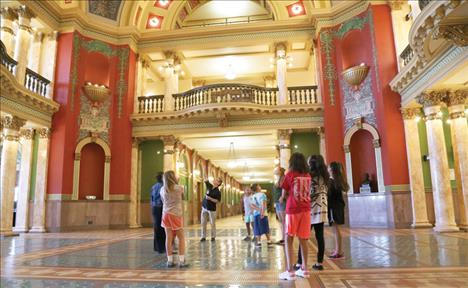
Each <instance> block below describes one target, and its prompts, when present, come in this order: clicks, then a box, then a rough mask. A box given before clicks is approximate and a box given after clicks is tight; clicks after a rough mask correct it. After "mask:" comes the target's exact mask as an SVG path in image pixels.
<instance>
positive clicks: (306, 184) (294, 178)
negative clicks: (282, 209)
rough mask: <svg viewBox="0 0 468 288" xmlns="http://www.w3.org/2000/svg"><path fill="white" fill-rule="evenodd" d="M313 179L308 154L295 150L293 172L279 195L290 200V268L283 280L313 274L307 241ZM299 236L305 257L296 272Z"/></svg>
mask: <svg viewBox="0 0 468 288" xmlns="http://www.w3.org/2000/svg"><path fill="white" fill-rule="evenodd" d="M310 183H311V178H310V175H309V173H308V172H307V165H306V161H305V158H304V155H302V154H301V153H293V154H292V155H291V158H290V159H289V172H288V173H287V174H286V176H285V177H284V181H283V184H282V185H281V187H282V188H283V195H281V198H280V199H279V201H280V203H282V202H283V201H285V200H287V201H286V217H285V229H286V241H285V254H286V271H284V272H282V273H281V274H280V275H279V278H280V279H281V280H295V279H296V275H298V276H300V277H304V278H307V277H309V272H308V271H307V268H306V267H307V257H306V256H307V253H308V247H307V241H308V240H309V237H310ZM294 237H298V238H299V245H300V247H302V258H303V259H304V261H303V263H304V265H303V266H302V269H300V270H298V271H296V273H294V268H293V264H292V263H294V262H293V259H292V257H293V247H292V244H293V240H294Z"/></svg>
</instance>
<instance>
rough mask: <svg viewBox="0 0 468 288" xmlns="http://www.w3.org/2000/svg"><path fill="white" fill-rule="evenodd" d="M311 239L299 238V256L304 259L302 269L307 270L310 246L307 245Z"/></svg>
mask: <svg viewBox="0 0 468 288" xmlns="http://www.w3.org/2000/svg"><path fill="white" fill-rule="evenodd" d="M308 240H309V239H299V247H300V249H299V253H300V255H298V257H300V258H301V259H302V261H301V265H302V270H307V256H308V255H309V247H308V246H307V241H308Z"/></svg>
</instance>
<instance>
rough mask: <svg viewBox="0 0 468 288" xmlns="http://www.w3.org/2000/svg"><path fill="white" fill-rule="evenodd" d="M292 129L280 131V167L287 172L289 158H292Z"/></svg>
mask: <svg viewBox="0 0 468 288" xmlns="http://www.w3.org/2000/svg"><path fill="white" fill-rule="evenodd" d="M291 134H292V130H291V129H281V130H278V141H279V154H280V167H282V168H284V169H285V170H286V171H288V169H289V158H290V157H291V146H290V143H291Z"/></svg>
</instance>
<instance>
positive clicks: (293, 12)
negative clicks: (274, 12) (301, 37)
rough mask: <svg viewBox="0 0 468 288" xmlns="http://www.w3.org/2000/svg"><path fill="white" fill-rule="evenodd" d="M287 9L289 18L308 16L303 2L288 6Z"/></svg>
mask: <svg viewBox="0 0 468 288" xmlns="http://www.w3.org/2000/svg"><path fill="white" fill-rule="evenodd" d="M286 8H287V9H288V14H289V17H295V16H301V15H305V14H306V11H305V7H304V4H302V1H298V2H296V3H292V4H291V5H288V6H286Z"/></svg>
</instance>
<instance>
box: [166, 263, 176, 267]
mask: <svg viewBox="0 0 468 288" xmlns="http://www.w3.org/2000/svg"><path fill="white" fill-rule="evenodd" d="M174 267H175V264H174V262H167V268H174Z"/></svg>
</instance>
